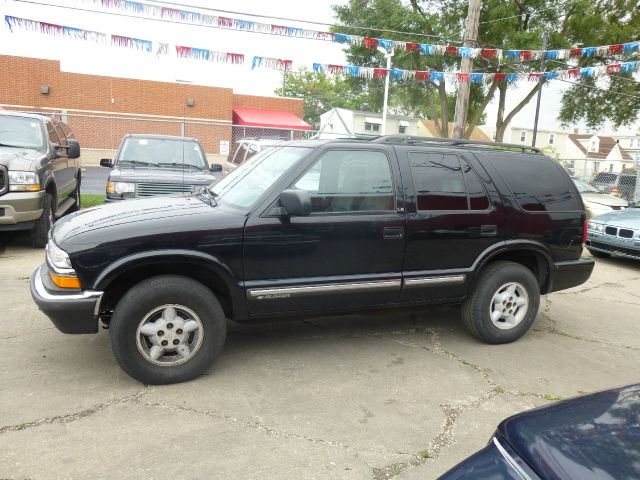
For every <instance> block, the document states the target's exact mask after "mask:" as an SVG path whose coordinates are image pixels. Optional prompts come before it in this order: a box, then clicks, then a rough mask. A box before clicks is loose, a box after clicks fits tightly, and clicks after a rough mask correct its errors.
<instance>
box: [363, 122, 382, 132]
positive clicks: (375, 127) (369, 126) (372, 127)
mask: <svg viewBox="0 0 640 480" xmlns="http://www.w3.org/2000/svg"><path fill="white" fill-rule="evenodd" d="M364 129H365V130H366V131H368V132H379V131H380V124H379V123H370V122H364Z"/></svg>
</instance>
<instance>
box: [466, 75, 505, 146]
mask: <svg viewBox="0 0 640 480" xmlns="http://www.w3.org/2000/svg"><path fill="white" fill-rule="evenodd" d="M497 88H498V82H496V81H495V80H494V81H493V83H492V84H491V86H490V87H489V91H488V92H487V94H486V95H485V96H484V99H483V100H482V105H480V107H479V108H478V109H477V110H476V111H475V112H474V113H473V117H472V118H471V120H469V121H468V122H467V131H466V132H465V133H464V138H471V134H472V133H473V129H474V128H475V126H476V125H477V124H478V120H479V119H480V117H481V116H482V114H483V113H484V110H485V108H487V105H489V102H490V101H491V100H492V99H493V96H494V95H495V93H496V89H497Z"/></svg>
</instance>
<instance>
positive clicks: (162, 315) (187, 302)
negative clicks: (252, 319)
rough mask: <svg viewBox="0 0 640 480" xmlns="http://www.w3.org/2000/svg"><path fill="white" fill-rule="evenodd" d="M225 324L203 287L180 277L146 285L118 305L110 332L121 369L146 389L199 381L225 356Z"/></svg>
mask: <svg viewBox="0 0 640 480" xmlns="http://www.w3.org/2000/svg"><path fill="white" fill-rule="evenodd" d="M226 330H227V324H226V318H225V315H224V312H223V310H222V307H221V306H220V302H218V299H217V298H216V297H215V295H213V293H211V291H210V290H209V289H208V288H206V287H205V286H204V285H202V284H201V283H199V282H196V281H194V280H191V279H190V278H187V277H182V276H177V275H163V276H158V277H153V278H150V279H148V280H144V281H142V282H140V283H139V284H137V285H136V286H135V287H133V288H131V290H129V291H128V292H127V293H126V294H125V295H124V297H122V299H121V300H120V302H118V305H117V306H116V308H115V310H114V312H113V315H112V316H111V323H110V325H109V331H110V336H111V349H112V350H113V354H114V356H115V357H116V360H117V361H118V363H119V364H120V367H122V369H123V370H124V371H125V372H127V373H128V374H129V375H131V376H132V377H133V378H135V379H136V380H139V381H140V382H142V383H147V384H156V385H160V384H168V383H178V382H184V381H186V380H191V379H193V378H196V377H198V376H200V375H201V374H202V373H204V372H205V371H206V370H207V369H208V368H209V367H210V366H211V364H212V363H213V361H214V360H215V358H216V357H217V356H218V355H219V354H220V352H221V351H222V347H223V345H224V341H225V337H226Z"/></svg>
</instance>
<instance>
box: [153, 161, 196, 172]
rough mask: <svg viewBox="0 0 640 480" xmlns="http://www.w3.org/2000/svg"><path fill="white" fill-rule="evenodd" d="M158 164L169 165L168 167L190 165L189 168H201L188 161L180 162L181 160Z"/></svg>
mask: <svg viewBox="0 0 640 480" xmlns="http://www.w3.org/2000/svg"><path fill="white" fill-rule="evenodd" d="M158 165H159V166H169V167H190V168H197V169H198V170H203V169H202V168H200V167H198V166H196V165H191V164H190V163H182V162H171V163H168V162H162V163H159V164H158Z"/></svg>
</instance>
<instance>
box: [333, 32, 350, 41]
mask: <svg viewBox="0 0 640 480" xmlns="http://www.w3.org/2000/svg"><path fill="white" fill-rule="evenodd" d="M333 41H334V42H337V43H351V35H345V34H344V33H334V34H333Z"/></svg>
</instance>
